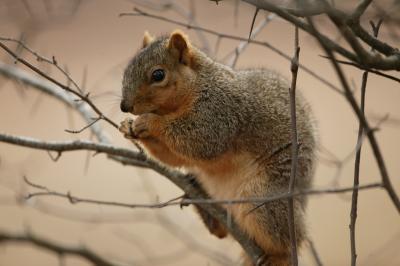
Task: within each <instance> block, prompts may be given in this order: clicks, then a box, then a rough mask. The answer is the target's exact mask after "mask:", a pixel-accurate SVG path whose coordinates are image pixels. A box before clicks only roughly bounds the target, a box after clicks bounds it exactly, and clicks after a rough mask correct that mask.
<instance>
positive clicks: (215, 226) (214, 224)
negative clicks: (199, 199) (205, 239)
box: [194, 205, 228, 238]
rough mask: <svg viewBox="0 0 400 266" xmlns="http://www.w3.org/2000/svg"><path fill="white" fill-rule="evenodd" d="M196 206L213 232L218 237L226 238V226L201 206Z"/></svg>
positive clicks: (209, 229)
mask: <svg viewBox="0 0 400 266" xmlns="http://www.w3.org/2000/svg"><path fill="white" fill-rule="evenodd" d="M194 206H195V207H196V210H197V212H198V213H199V214H200V217H201V219H202V220H203V222H204V224H205V226H206V227H207V229H208V231H209V232H210V233H211V234H213V235H215V236H216V237H218V238H225V237H226V236H227V235H228V232H227V231H226V229H225V227H224V226H223V225H222V224H221V223H220V222H219V221H218V220H217V219H215V218H214V217H212V216H211V215H210V214H208V213H207V212H206V211H204V210H203V209H202V208H201V207H200V206H197V205H194Z"/></svg>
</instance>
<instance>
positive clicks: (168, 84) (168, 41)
mask: <svg viewBox="0 0 400 266" xmlns="http://www.w3.org/2000/svg"><path fill="white" fill-rule="evenodd" d="M192 53H193V47H192V46H191V44H190V42H189V40H188V38H187V36H186V35H185V34H184V33H182V32H181V31H174V32H172V34H171V35H170V36H168V37H166V36H164V37H159V38H153V37H152V36H150V35H149V34H148V33H147V32H145V34H144V39H143V46H142V48H141V49H140V51H139V52H138V53H137V54H136V55H135V57H134V58H133V59H132V60H131V61H130V63H129V65H128V66H127V67H126V69H125V73H124V77H123V81H122V101H121V111H122V112H130V113H132V114H135V115H140V114H143V113H157V114H160V115H163V114H167V113H171V112H175V111H178V110H179V109H180V108H181V107H183V106H185V104H186V103H187V102H188V101H190V100H191V99H193V98H194V91H193V90H192V89H191V88H192V87H191V86H192V84H193V81H194V80H195V77H196V72H195V71H194V68H195V67H194V64H195V62H194V61H195V60H194V58H193V56H192Z"/></svg>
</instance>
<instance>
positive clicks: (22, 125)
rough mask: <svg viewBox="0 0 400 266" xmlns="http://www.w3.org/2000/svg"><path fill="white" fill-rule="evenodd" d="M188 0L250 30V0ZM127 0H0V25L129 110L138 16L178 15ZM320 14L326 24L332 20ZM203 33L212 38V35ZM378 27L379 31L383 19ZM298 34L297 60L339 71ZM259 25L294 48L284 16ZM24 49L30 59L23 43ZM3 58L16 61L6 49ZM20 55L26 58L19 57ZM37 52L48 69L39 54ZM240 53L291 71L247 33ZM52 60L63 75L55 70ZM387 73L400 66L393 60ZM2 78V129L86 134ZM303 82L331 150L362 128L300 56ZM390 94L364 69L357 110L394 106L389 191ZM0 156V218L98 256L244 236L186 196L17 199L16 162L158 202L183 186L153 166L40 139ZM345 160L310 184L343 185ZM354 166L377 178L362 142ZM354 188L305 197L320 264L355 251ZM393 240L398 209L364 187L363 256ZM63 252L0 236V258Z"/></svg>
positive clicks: (233, 251) (134, 260)
mask: <svg viewBox="0 0 400 266" xmlns="http://www.w3.org/2000/svg"><path fill="white" fill-rule="evenodd" d="M46 2H50V3H51V10H50V11H46V5H45V4H44V3H46ZM144 2H145V1H144ZM160 2H164V1H160ZM175 2H176V3H178V5H182V7H183V8H187V7H188V5H187V2H186V1H175ZM338 2H339V1H338ZM24 3H25V4H24ZM26 3H27V4H28V5H29V7H30V8H29V9H27V8H26ZM194 3H195V7H196V9H195V10H196V18H197V20H198V22H199V24H200V25H202V26H204V27H207V28H211V29H214V30H217V31H221V32H226V33H230V34H234V35H240V36H244V37H246V36H248V31H249V28H250V23H251V19H252V17H253V12H254V9H253V8H252V7H250V6H248V5H246V4H240V5H239V13H238V17H237V18H238V20H237V22H236V23H235V19H234V12H235V11H234V10H235V8H234V5H233V4H232V3H230V2H227V1H224V2H222V3H220V4H219V5H218V6H217V5H215V3H212V2H209V1H194ZM133 6H134V4H133V3H132V2H129V1H122V0H121V1H106V0H96V1H94V0H92V1H82V3H81V5H80V6H79V8H78V9H77V10H76V12H72V11H71V10H70V7H71V2H70V1H66V0H65V1H43V2H42V1H18V0H15V1H13V0H3V1H1V2H0V36H8V37H14V38H19V36H20V33H21V32H22V31H25V32H26V33H27V34H26V40H27V44H28V45H29V46H30V47H32V48H34V49H35V50H36V51H38V52H40V53H42V54H44V55H46V56H52V55H55V56H56V58H57V60H58V62H60V64H61V63H62V64H65V65H67V66H68V69H69V71H70V72H71V75H72V77H73V78H74V79H75V80H76V81H78V83H80V82H81V80H82V77H83V76H84V75H83V73H84V71H85V68H86V69H87V82H86V89H87V90H88V91H90V92H91V95H92V96H93V99H94V102H95V103H96V104H97V105H98V106H100V108H101V110H103V111H104V112H105V114H107V115H109V116H111V117H112V119H113V120H114V121H117V122H119V121H121V120H122V119H123V118H124V117H125V116H124V115H122V114H121V113H120V111H119V95H120V82H121V76H122V71H123V68H124V65H125V64H126V62H127V60H128V59H129V58H130V57H131V56H133V54H134V53H135V51H136V50H137V49H138V48H139V47H140V45H141V41H142V35H143V32H144V30H149V31H150V32H151V33H152V34H156V35H159V34H163V33H168V32H170V31H171V30H173V29H175V28H177V27H176V26H175V25H172V24H169V23H165V22H161V21H157V20H154V19H149V18H144V17H123V18H119V17H118V14H119V13H121V12H129V11H131V10H132V7H133ZM144 10H147V11H149V12H153V13H154V12H155V11H152V10H148V9H145V8H144ZM49 12H50V13H49ZM71 12H72V13H73V14H71ZM161 14H162V15H165V16H168V17H171V18H174V19H178V20H181V21H186V19H185V18H184V17H181V16H180V15H179V14H177V13H176V12H174V11H163V12H162V13H161ZM263 18H264V15H262V14H260V15H259V17H258V19H257V22H258V21H261V20H262V19H263ZM235 24H236V26H235ZM322 26H324V25H322ZM324 27H326V32H327V33H328V32H329V30H330V28H329V26H326V25H325V26H324ZM187 32H188V34H189V36H190V37H191V39H192V40H193V43H195V44H199V39H198V36H197V35H196V33H195V32H194V31H187ZM332 34H334V33H332ZM205 36H206V38H207V39H208V40H209V42H210V44H211V48H212V49H213V48H214V46H215V41H216V38H215V36H210V35H207V34H205ZM381 36H382V38H388V34H387V33H385V32H384V30H383V31H382V35H381ZM300 37H301V38H300V44H301V54H300V61H301V62H302V63H303V64H306V65H307V66H308V67H310V68H311V69H313V70H315V71H316V72H317V73H319V74H320V75H322V76H324V77H325V78H326V79H328V80H330V81H331V82H333V83H335V84H338V81H337V79H336V76H335V73H334V72H333V71H332V69H331V67H330V64H329V63H328V62H327V60H325V59H323V58H321V57H319V55H321V54H322V52H321V51H320V50H319V47H318V45H317V44H316V43H315V42H314V41H313V40H311V38H309V36H307V35H306V34H305V33H301V36H300ZM257 39H259V40H266V41H268V42H270V43H271V44H273V45H275V46H276V47H279V48H280V49H282V50H283V51H285V52H287V53H288V54H290V55H292V53H293V51H292V50H293V47H292V46H293V44H292V43H293V27H292V26H291V25H289V24H288V23H286V22H284V21H282V20H279V19H275V20H273V21H272V22H271V23H270V24H269V25H268V26H267V27H266V28H265V29H264V30H263V31H262V33H261V34H260V35H259V36H258V37H257ZM389 40H390V39H389ZM237 44H238V42H237V41H231V40H225V39H223V40H222V42H221V45H220V47H219V52H218V54H217V59H221V58H223V57H224V56H225V55H226V54H228V53H229V51H231V50H232V49H233V48H234V47H235V46H236V45H237ZM10 46H12V47H15V45H10ZM24 56H26V58H29V59H33V58H32V57H31V56H29V55H27V54H26V53H25V54H24ZM0 60H1V61H3V62H8V63H12V60H11V59H10V57H9V56H8V55H6V54H5V52H4V51H2V50H1V51H0ZM17 66H19V67H21V68H23V67H22V66H21V65H19V64H18V65H17ZM39 66H41V67H42V69H45V70H46V71H50V70H49V67H47V66H46V65H44V64H39ZM237 67H238V68H245V67H269V68H273V69H276V70H278V71H280V72H282V73H283V74H284V75H285V76H287V77H290V64H289V62H288V61H286V60H285V59H283V58H281V57H280V56H278V55H276V54H274V53H273V52H271V51H270V50H269V49H267V48H265V47H260V46H254V45H252V46H250V47H249V48H248V49H247V50H246V51H245V52H244V53H243V54H242V55H241V56H240V58H239V61H238V64H237ZM23 69H25V68H23ZM345 69H346V73H347V76H348V77H349V79H351V80H352V81H353V82H354V84H355V86H356V87H357V88H359V86H360V80H361V74H362V73H361V72H360V71H356V70H354V69H352V68H345ZM49 73H51V74H52V75H53V76H55V77H57V78H59V79H60V80H62V81H64V80H65V79H64V78H62V77H61V76H60V75H59V74H58V73H57V72H56V71H55V70H52V71H51V72H49ZM393 74H394V75H397V76H399V75H398V73H393ZM0 86H1V87H0V132H2V133H9V134H15V135H23V136H32V137H35V138H39V139H47V140H68V139H88V138H89V137H90V133H89V131H85V132H83V133H81V134H79V135H71V134H68V133H66V132H65V131H64V129H71V128H72V129H79V128H81V127H82V126H84V125H85V124H84V123H85V122H84V121H83V120H82V119H81V118H80V117H79V116H78V115H76V114H75V113H73V112H71V111H68V110H67V108H66V107H65V106H64V105H62V104H60V103H59V102H57V101H55V100H54V99H51V98H49V97H47V96H43V95H41V94H40V93H38V92H37V91H35V90H34V89H31V88H26V87H23V86H16V84H15V83H14V82H11V81H9V80H7V79H5V78H1V79H0ZM298 86H299V90H301V91H302V92H303V93H304V95H305V96H306V98H307V99H308V100H309V102H310V104H311V106H312V107H313V109H314V112H315V118H316V120H317V121H318V127H319V132H318V134H319V137H320V142H321V145H322V146H323V147H325V148H327V149H329V150H330V151H332V152H333V153H334V154H335V155H336V156H337V157H338V158H339V159H343V158H345V157H346V156H347V155H348V154H349V153H350V152H351V151H352V150H353V149H354V146H355V142H356V137H357V128H358V123H357V120H356V118H355V116H354V114H353V113H352V111H351V109H350V108H349V106H348V104H347V102H346V101H345V100H344V98H343V97H342V96H340V95H339V94H337V93H335V92H333V91H332V90H330V89H329V88H327V87H326V86H325V85H322V84H321V83H320V82H319V81H317V80H315V79H314V78H312V77H311V76H310V75H308V74H306V73H305V72H304V71H301V70H300V72H299V77H298ZM357 92H359V89H357ZM399 100H400V86H399V84H398V83H396V82H393V81H388V80H385V79H382V78H380V77H377V76H374V75H370V78H369V80H368V88H367V110H366V113H367V115H368V117H369V118H371V123H372V124H375V123H377V118H378V119H379V117H382V116H384V115H385V114H390V119H389V120H388V121H387V122H386V123H384V124H382V125H381V130H380V131H379V132H377V138H378V140H379V144H380V145H381V148H382V151H383V154H384V157H385V160H386V163H387V167H388V169H389V174H390V176H391V178H392V181H393V185H394V187H395V189H396V190H397V192H398V193H400V163H399V155H398V154H399V152H398V151H399V149H400V142H399V133H400V125H399V124H398V123H395V122H394V121H395V119H396V118H398V117H400V108H399ZM100 123H101V125H102V126H103V127H104V130H106V131H107V133H108V134H109V136H110V137H111V138H112V139H113V141H115V143H116V144H117V145H120V146H126V147H132V145H131V144H130V143H129V142H128V141H126V140H124V139H123V138H122V136H121V135H120V134H119V132H118V131H117V130H115V129H114V128H111V127H110V126H109V125H107V124H106V123H104V122H100ZM132 148H133V147H132ZM89 157H90V161H89V164H87V163H86V161H87V158H89ZM321 157H324V158H326V157H327V155H326V153H322V154H321ZM0 159H1V165H0V213H1V216H0V217H1V218H0V229H1V230H9V231H12V232H22V231H23V230H26V229H27V228H29V230H31V231H32V232H34V233H35V234H37V235H40V236H43V237H46V238H48V239H51V240H54V241H57V242H59V243H64V244H70V245H86V246H88V247H89V248H90V249H92V250H94V251H96V252H98V253H99V254H101V255H103V256H105V257H108V258H111V259H114V260H115V261H118V262H121V263H126V264H130V265H220V263H222V264H223V263H225V264H227V263H229V261H233V263H234V264H236V263H237V262H238V260H239V258H240V248H239V246H238V245H237V244H236V243H234V241H232V240H230V239H226V240H218V239H216V238H215V237H213V236H211V235H209V233H208V232H207V231H206V229H205V228H204V226H203V225H202V223H201V222H200V220H199V219H198V217H197V216H196V214H195V213H194V211H193V210H192V208H191V207H187V208H184V209H183V210H181V209H180V208H179V207H177V206H174V207H167V208H164V209H133V210H131V209H123V208H109V207H103V206H96V205H85V204H77V205H71V204H69V203H68V202H67V201H65V200H62V199H57V198H54V197H47V198H37V199H34V200H29V201H28V202H25V203H23V202H21V201H16V200H14V199H15V197H17V198H18V197H19V196H21V195H23V193H26V191H27V189H28V188H27V187H26V185H25V184H24V183H23V181H22V176H23V175H26V176H27V177H29V178H30V179H31V180H32V181H34V182H36V183H39V184H42V185H45V186H48V187H49V188H52V189H54V190H58V191H61V192H67V191H71V193H72V194H73V195H76V196H82V197H86V198H95V199H101V200H110V201H120V202H127V203H141V202H156V201H157V200H161V201H162V200H167V199H169V198H172V197H174V196H177V195H180V194H181V191H180V190H179V189H177V188H176V187H175V186H174V185H172V184H171V183H170V182H169V181H168V180H167V179H165V178H163V177H161V176H159V175H157V174H155V173H153V172H152V171H149V170H142V169H136V168H132V167H123V166H121V165H119V164H117V163H115V162H112V161H108V160H107V159H106V158H105V156H104V155H98V156H95V157H91V155H90V156H88V155H87V153H86V152H70V153H64V154H63V155H62V157H61V158H60V160H59V161H58V162H56V163H54V162H53V161H52V160H51V159H50V158H49V156H48V155H47V154H46V152H43V151H36V150H32V149H25V148H21V147H17V146H11V145H8V144H2V143H0ZM85 165H88V166H87V167H86V166H85ZM353 165H354V160H353V159H351V160H349V162H348V163H347V164H345V165H344V166H343V168H342V171H341V173H340V176H339V177H336V178H335V175H336V170H337V169H336V168H335V167H332V166H331V165H328V164H326V163H324V160H322V159H320V160H319V162H318V168H317V172H316V175H315V187H321V188H325V187H330V186H332V183H333V182H334V181H335V180H336V181H337V182H339V185H340V186H349V185H351V184H352V176H353ZM361 166H362V168H361V183H363V184H364V183H368V182H373V181H379V180H380V178H379V172H378V170H377V167H376V164H375V161H374V158H373V156H372V155H371V150H370V148H369V146H368V144H366V145H364V146H363V153H362V165H361ZM85 169H86V170H85ZM350 196H351V195H350V194H346V195H341V196H337V195H324V196H312V197H310V201H309V208H308V217H307V220H308V228H309V233H310V237H311V238H312V239H313V241H314V243H315V245H316V248H317V249H318V251H319V253H320V256H321V259H322V261H323V263H324V264H325V265H348V264H349V263H350V246H349V244H350V241H349V229H348V225H349V223H350V215H349V213H350V201H349V198H350ZM399 248H400V220H399V215H398V213H397V211H396V210H395V208H394V206H392V203H391V202H390V200H389V197H388V196H387V194H386V192H385V191H383V190H368V191H363V192H361V193H360V196H359V211H358V220H357V252H358V255H359V256H358V262H359V265H400V254H399V252H398V251H399ZM227 260H228V262H227ZM301 262H302V264H303V265H313V261H312V259H311V256H310V252H309V249H308V248H307V247H305V248H303V250H302V252H301ZM58 263H59V260H58V258H57V257H56V256H55V255H54V254H51V253H48V252H47V251H43V250H41V249H37V248H35V247H32V246H29V245H20V244H18V245H17V244H4V245H1V246H0V265H4V266H17V265H35V266H36V265H37V266H39V265H58ZM64 263H65V264H63V265H88V264H87V262H86V261H84V260H80V259H78V258H76V257H66V258H65V259H64Z"/></svg>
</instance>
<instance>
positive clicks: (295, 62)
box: [288, 26, 300, 266]
mask: <svg viewBox="0 0 400 266" xmlns="http://www.w3.org/2000/svg"><path fill="white" fill-rule="evenodd" d="M299 54H300V46H299V28H298V27H297V26H295V32H294V55H293V59H292V63H291V66H290V71H291V72H292V84H291V86H290V88H289V96H290V122H291V123H290V135H291V143H292V145H291V148H292V162H291V170H290V180H289V189H288V191H289V192H288V193H289V194H293V192H294V189H295V182H296V174H297V164H298V152H299V147H298V140H297V123H296V83H297V72H298V69H299ZM288 207H289V208H288V224H289V235H290V242H291V250H290V252H291V258H292V265H293V266H297V265H298V259H297V239H296V228H295V226H296V225H295V222H294V216H295V214H294V198H289V200H288Z"/></svg>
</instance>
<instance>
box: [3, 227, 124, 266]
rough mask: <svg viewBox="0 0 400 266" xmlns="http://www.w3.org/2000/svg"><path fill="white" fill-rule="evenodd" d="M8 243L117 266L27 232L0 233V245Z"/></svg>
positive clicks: (90, 254) (93, 253)
mask: <svg viewBox="0 0 400 266" xmlns="http://www.w3.org/2000/svg"><path fill="white" fill-rule="evenodd" d="M2 242H9V243H28V244H31V245H34V246H37V247H40V248H43V249H46V250H49V251H52V252H53V253H55V254H56V255H58V256H60V255H74V256H78V257H82V258H84V259H86V260H88V261H89V262H91V263H93V264H94V265H97V266H117V264H116V263H112V262H110V261H108V260H106V259H104V258H102V257H100V256H99V255H98V254H97V253H95V252H93V251H91V250H89V249H87V248H85V247H74V246H67V245H62V244H59V243H55V242H52V241H50V240H48V239H45V238H41V237H39V236H36V235H34V234H32V233H31V232H27V233H25V234H10V233H7V232H0V243H2Z"/></svg>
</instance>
